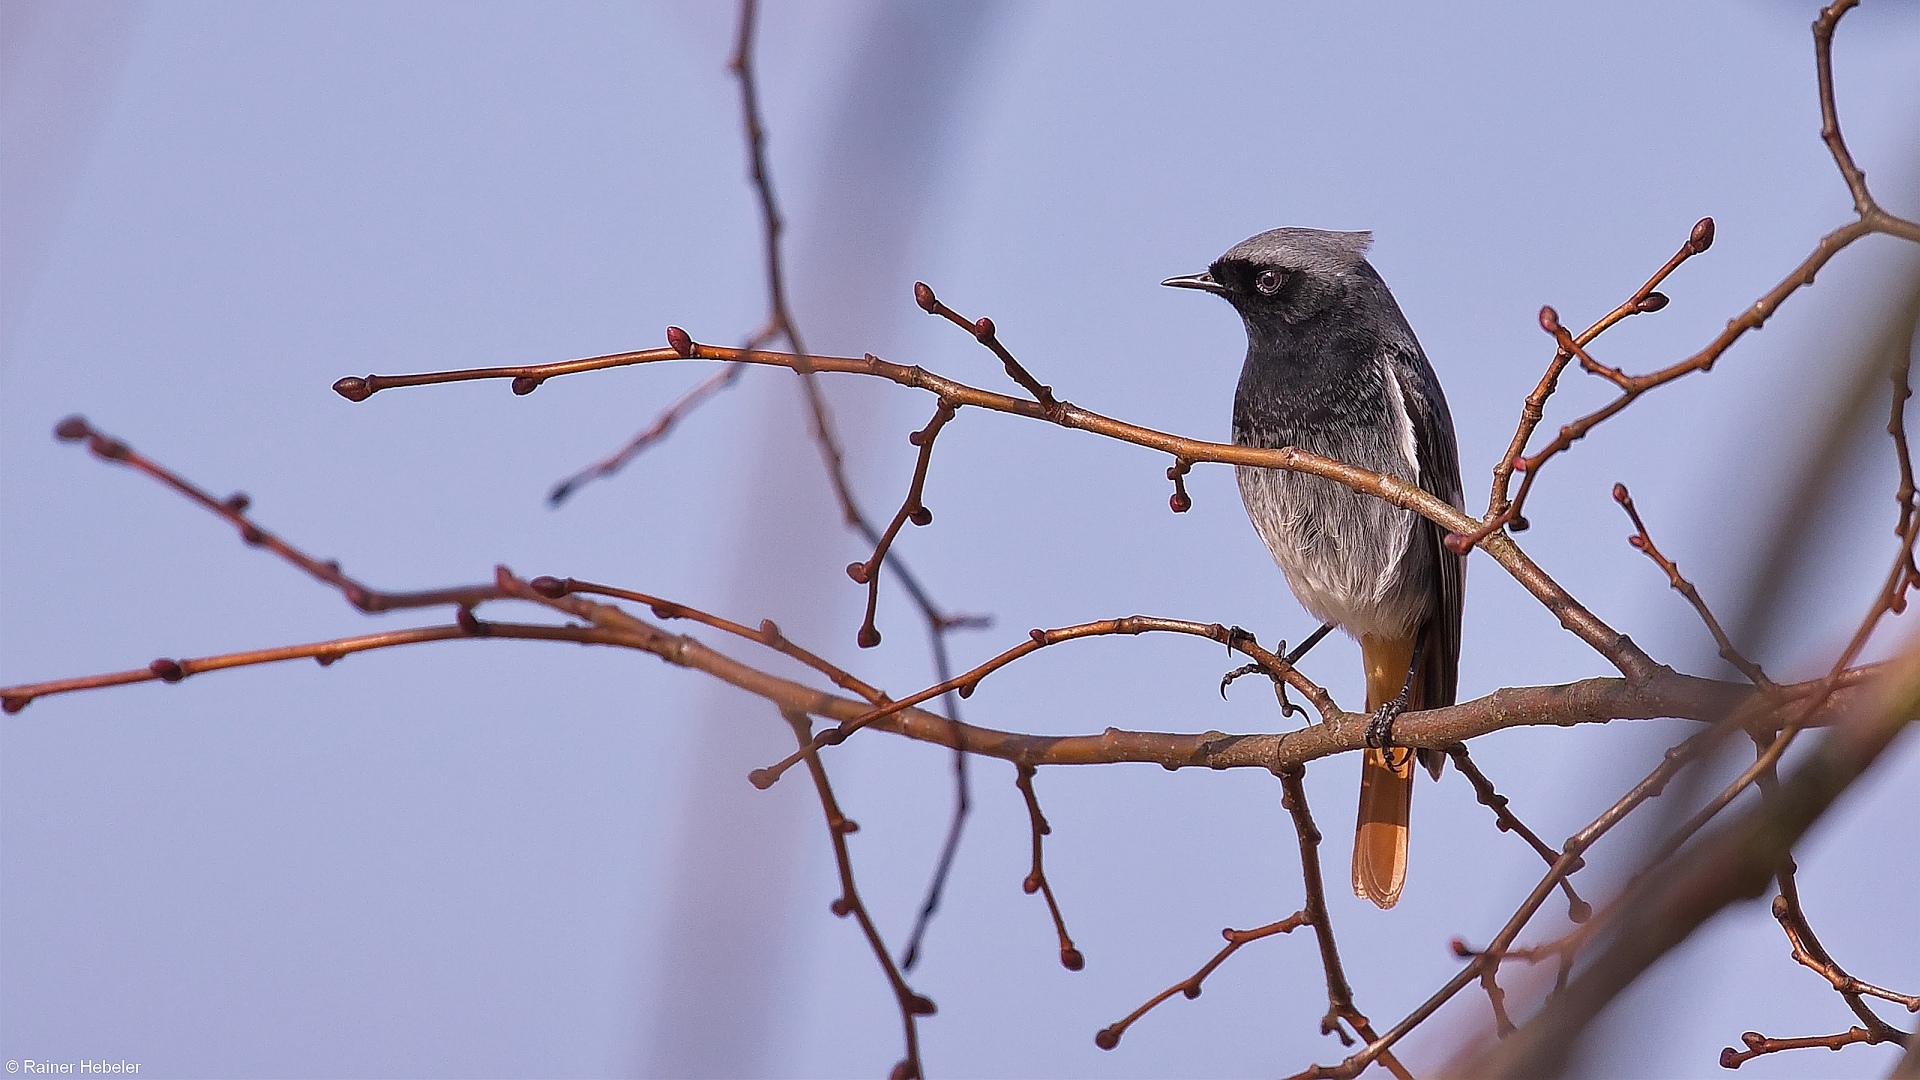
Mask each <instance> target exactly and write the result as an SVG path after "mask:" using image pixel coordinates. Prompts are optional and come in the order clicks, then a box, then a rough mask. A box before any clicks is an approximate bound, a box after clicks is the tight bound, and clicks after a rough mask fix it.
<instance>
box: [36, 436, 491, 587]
mask: <svg viewBox="0 0 1920 1080" xmlns="http://www.w3.org/2000/svg"><path fill="white" fill-rule="evenodd" d="M53 433H54V435H55V436H56V437H57V438H59V439H60V440H61V441H62V442H85V443H86V444H87V449H89V450H91V451H92V452H93V455H94V456H95V457H97V458H99V459H100V460H102V461H110V462H114V463H117V464H120V465H125V466H127V467H128V468H131V469H134V470H137V471H139V472H142V473H145V474H146V475H147V476H150V477H152V478H153V479H155V480H158V481H159V482H160V483H162V484H164V485H166V486H167V487H169V488H172V489H173V490H174V491H176V492H178V493H179V494H181V495H184V496H186V497H187V498H188V499H189V500H190V501H192V502H194V503H196V504H198V505H199V506H201V507H203V508H205V509H206V510H207V511H208V512H209V513H211V514H213V515H215V516H216V517H219V518H220V519H222V520H224V521H226V522H227V523H228V524H230V525H232V526H233V527H234V528H235V529H237V530H239V532H240V539H241V540H243V541H245V542H246V543H247V544H248V545H249V546H252V547H258V548H265V549H266V550H268V551H271V552H272V553H274V554H275V555H278V556H279V557H280V558H282V559H284V560H285V561H287V562H288V563H291V564H292V565H294V566H296V567H298V568H300V569H301V570H302V571H305V572H306V574H307V575H308V576H309V577H311V578H313V579H314V580H316V581H318V582H320V583H321V584H324V585H329V586H331V587H333V588H335V589H337V590H339V592H340V595H342V596H344V597H345V598H346V600H347V603H349V604H352V605H353V606H354V607H356V608H358V609H360V610H361V611H362V612H365V613H367V614H369V615H371V614H373V613H374V612H379V611H398V610H401V609H404V608H420V607H437V606H438V605H441V604H454V605H458V606H460V607H472V606H473V605H475V604H479V603H484V602H485V601H488V600H497V599H499V597H500V593H499V592H498V591H497V590H495V589H493V588H491V587H488V586H467V587H463V588H454V589H425V590H421V591H418V592H385V591H383V590H380V589H374V588H371V587H369V586H367V585H365V584H363V583H361V582H359V581H356V580H354V579H353V578H350V577H348V576H347V575H346V574H344V573H342V572H341V570H340V564H339V563H338V562H337V561H335V560H332V559H328V560H326V561H322V560H320V559H316V558H314V557H313V556H311V555H308V554H307V553H306V552H304V551H301V550H300V549H299V548H296V547H294V546H293V545H292V544H289V543H287V542H286V541H285V540H282V539H280V538H279V537H278V536H275V535H274V534H273V533H270V532H268V531H267V530H265V529H263V528H261V527H260V526H259V525H257V524H255V523H254V521H253V520H252V519H251V518H249V517H247V508H248V507H249V506H250V505H252V500H251V499H249V498H248V497H247V496H246V495H244V494H241V493H239V492H235V493H234V494H232V495H229V496H227V497H226V498H224V499H216V498H214V497H213V496H212V495H210V494H208V493H207V492H206V491H204V490H202V489H201V488H199V487H198V486H196V485H194V484H192V483H190V482H188V481H187V480H185V479H183V478H182V477H180V476H179V475H177V474H176V473H174V472H173V471H171V470H169V469H167V468H165V467H164V466H162V465H160V464H158V463H157V462H155V461H154V460H153V459H151V458H149V457H147V456H145V455H144V454H141V453H139V452H137V451H136V450H134V449H133V448H132V447H130V446H128V445H127V444H126V443H124V442H121V441H120V440H119V439H116V438H114V437H113V436H111V435H107V434H104V433H102V432H99V431H96V430H95V429H94V428H93V427H92V426H91V425H89V424H88V423H87V421H86V418H85V417H81V416H69V417H67V418H66V419H65V420H62V421H60V423H59V424H58V425H56V426H55V427H54V429H53Z"/></svg>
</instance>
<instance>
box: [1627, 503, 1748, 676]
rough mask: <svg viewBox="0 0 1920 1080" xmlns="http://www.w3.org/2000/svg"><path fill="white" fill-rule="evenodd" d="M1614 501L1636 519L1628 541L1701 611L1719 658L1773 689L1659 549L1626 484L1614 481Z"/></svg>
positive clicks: (1678, 591)
mask: <svg viewBox="0 0 1920 1080" xmlns="http://www.w3.org/2000/svg"><path fill="white" fill-rule="evenodd" d="M1613 501H1614V502H1617V503H1619V504H1620V508H1621V509H1622V510H1625V511H1626V512H1627V517H1629V518H1631V519H1632V520H1633V528H1634V533H1635V535H1633V536H1629V537H1627V543H1629V544H1631V545H1633V548H1634V550H1636V551H1638V552H1640V553H1641V554H1643V555H1645V556H1646V557H1647V558H1649V559H1652V560H1653V562H1654V565H1655V566H1658V567H1659V568H1660V569H1661V570H1662V571H1664V572H1665V573H1666V575H1667V584H1668V585H1670V586H1672V587H1673V590H1674V591H1675V592H1677V593H1679V594H1680V595H1681V596H1684V597H1686V598H1687V603H1689V604H1692V605H1693V610H1694V611H1695V612H1696V613H1698V614H1699V616H1700V621H1701V622H1703V623H1706V624H1707V631H1708V632H1709V633H1711V634H1712V635H1713V642H1714V644H1715V645H1718V646H1719V647H1720V658H1721V659H1722V660H1725V661H1726V662H1727V663H1729V664H1732V665H1733V666H1734V667H1736V668H1739V669H1740V674H1742V675H1745V676H1746V677H1747V679H1748V680H1749V681H1751V682H1752V683H1753V685H1754V686H1756V687H1759V688H1760V689H1761V690H1763V691H1768V692H1771V691H1772V690H1773V680H1771V679H1769V678H1767V673H1766V672H1765V671H1763V670H1761V668H1760V665H1759V664H1756V663H1754V662H1753V661H1751V660H1748V659H1747V658H1746V656H1745V655H1744V654H1742V653H1741V652H1740V650H1739V649H1737V648H1735V647H1734V644H1733V639H1732V638H1729V637H1728V636H1727V632H1726V631H1725V630H1723V629H1721V627H1720V620H1719V619H1716V618H1714V617H1713V611H1712V609H1710V608H1708V607H1707V602H1706V601H1705V600H1702V599H1701V598H1700V590H1699V589H1696V588H1694V586H1693V582H1691V581H1688V580H1687V579H1686V578H1684V577H1682V576H1681V575H1680V567H1679V564H1677V563H1675V562H1674V561H1673V560H1672V559H1669V558H1667V557H1666V556H1665V555H1662V554H1661V553H1660V549H1659V548H1657V547H1655V546H1654V543H1653V534H1652V533H1650V532H1648V531H1647V523H1646V522H1644V521H1642V520H1640V511H1639V509H1637V508H1636V507H1635V506H1634V505H1633V495H1632V494H1631V493H1629V492H1628V491H1627V485H1625V484H1615V485H1613Z"/></svg>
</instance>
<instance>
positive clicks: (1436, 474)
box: [1387, 344, 1467, 708]
mask: <svg viewBox="0 0 1920 1080" xmlns="http://www.w3.org/2000/svg"><path fill="white" fill-rule="evenodd" d="M1392 352H1393V356H1392V357H1391V358H1390V360H1389V362H1388V365H1387V367H1388V370H1389V371H1391V372H1392V373H1393V377H1394V378H1395V379H1396V380H1397V381H1398V382H1399V384H1400V386H1399V389H1400V396H1401V398H1402V400H1403V401H1405V403H1406V409H1407V417H1408V419H1409V420H1410V421H1412V423H1413V435H1414V449H1415V458H1416V461H1417V463H1418V466H1419V470H1420V486H1421V487H1422V488H1425V489H1426V490H1427V491H1429V492H1431V493H1432V494H1434V495H1436V496H1438V497H1439V498H1441V499H1444V500H1446V501H1447V502H1448V503H1450V504H1452V505H1453V506H1455V507H1458V508H1461V509H1464V508H1465V503H1464V497H1463V495H1462V492H1461V487H1460V451H1459V449H1458V448H1457V447H1456V445H1455V443H1454V436H1453V416H1452V415H1451V414H1450V413H1449V412H1448V411H1447V399H1446V396H1445V395H1444V394H1442V393H1441V392H1440V380H1439V379H1438V378H1436V377H1435V376H1434V374H1433V368H1432V367H1431V366H1430V365H1428V363H1427V358H1426V356H1425V355H1424V354H1422V353H1421V351H1420V346H1419V345H1418V344H1412V346H1411V348H1405V347H1398V348H1394V349H1393V350H1392ZM1420 526H1421V528H1420V537H1419V538H1418V539H1416V541H1415V542H1416V543H1425V544H1428V545H1431V547H1432V551H1433V559H1434V566H1435V569H1436V571H1437V573H1436V577H1437V579H1438V584H1437V587H1436V592H1437V595H1436V596H1435V601H1436V603H1435V605H1434V614H1433V617H1432V618H1431V619H1430V620H1429V621H1428V623H1427V627H1428V629H1427V634H1428V638H1427V643H1426V651H1425V656H1424V659H1423V662H1422V664H1421V668H1422V674H1423V675H1425V679H1424V680H1423V681H1424V682H1425V684H1426V685H1425V693H1424V694H1423V695H1422V697H1423V699H1424V700H1422V701H1421V702H1418V703H1417V707H1419V708H1437V707H1440V706H1443V705H1451V704H1453V702H1454V696H1455V694H1456V692H1457V690H1458V686H1459V681H1460V679H1459V671H1460V612H1461V607H1462V603H1463V591H1462V590H1463V587H1464V585H1465V578H1466V573H1467V560H1466V557H1465V556H1462V555H1455V554H1454V553H1453V552H1451V551H1448V550H1447V546H1446V544H1445V543H1444V541H1445V540H1446V536H1447V530H1446V529H1444V528H1442V527H1440V526H1439V525H1436V524H1434V523H1433V522H1431V521H1428V520H1426V519H1424V518H1422V519H1421V521H1420Z"/></svg>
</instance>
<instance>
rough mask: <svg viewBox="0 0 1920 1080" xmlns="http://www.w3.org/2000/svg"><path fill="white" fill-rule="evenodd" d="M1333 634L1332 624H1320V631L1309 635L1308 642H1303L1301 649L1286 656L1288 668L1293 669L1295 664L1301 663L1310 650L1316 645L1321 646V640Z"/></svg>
mask: <svg viewBox="0 0 1920 1080" xmlns="http://www.w3.org/2000/svg"><path fill="white" fill-rule="evenodd" d="M1332 632H1333V624H1332V623H1322V624H1320V629H1318V630H1315V631H1314V632H1313V633H1311V634H1308V635H1307V640H1305V641H1303V642H1301V643H1300V647H1299V648H1297V649H1295V650H1293V651H1292V652H1290V653H1288V654H1287V655H1286V657H1285V659H1286V661H1287V666H1288V667H1292V666H1293V665H1294V664H1297V663H1299V662H1300V658H1301V657H1303V656H1305V655H1307V652H1308V650H1310V649H1312V648H1313V647H1314V646H1315V645H1318V644H1320V639H1321V638H1323V637H1326V636H1327V635H1328V634H1331V633H1332Z"/></svg>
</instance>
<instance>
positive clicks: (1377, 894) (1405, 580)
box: [1161, 228, 1466, 908]
mask: <svg viewBox="0 0 1920 1080" xmlns="http://www.w3.org/2000/svg"><path fill="white" fill-rule="evenodd" d="M1372 239H1373V237H1372V234H1371V233H1366V232H1328V231H1324V230H1320V229H1302V228H1285V229H1272V230H1269V231H1267V232H1263V233H1260V234H1258V235H1256V236H1252V237H1249V238H1247V239H1246V240H1243V241H1241V242H1240V243H1238V244H1235V245H1234V246H1233V247H1231V248H1229V249H1227V252H1226V254H1224V255H1221V256H1220V258H1218V259H1216V260H1215V261H1214V263H1213V265H1212V266H1211V267H1209V268H1208V269H1207V270H1206V271H1205V272H1204V273H1199V274H1191V275H1188V276H1185V277H1174V278H1168V279H1167V280H1166V281H1164V282H1162V283H1161V284H1163V285H1168V286H1172V287H1174V288H1183V289H1199V290H1203V291H1205V292H1210V293H1213V294H1214V295H1216V296H1220V297H1222V298H1224V299H1225V300H1226V301H1227V302H1228V303H1230V304H1232V305H1233V307H1234V310H1235V311H1237V312H1239V314H1240V318H1241V321H1242V322H1243V323H1245V325H1246V331H1247V357H1246V362H1245V364H1244V365H1243V366H1242V367H1241V369H1240V381H1239V385H1238V386H1237V387H1236V388H1235V390H1234V395H1233V441H1234V442H1235V443H1236V444H1237V445H1240V446H1247V447H1258V448H1262V449H1273V448H1279V447H1288V446H1291V447H1295V448H1298V449H1300V450H1306V451H1310V452H1312V453H1315V454H1319V455H1322V456H1324V457H1329V458H1333V459H1335V460H1338V461H1342V462H1345V463H1347V464H1349V465H1357V466H1359V467H1361V468H1363V469H1370V470H1372V471H1374V472H1378V473H1384V474H1386V475H1388V476H1392V477H1396V478H1398V479H1400V480H1404V481H1406V482H1408V483H1410V484H1417V485H1418V486H1420V487H1421V488H1423V489H1425V490H1426V491H1428V492H1430V493H1432V494H1433V495H1435V496H1437V497H1439V498H1440V499H1442V500H1444V501H1445V502H1447V503H1450V504H1452V505H1453V506H1454V507H1456V508H1461V507H1462V499H1461V489H1460V455H1459V451H1458V449H1457V446H1456V441H1455V437H1454V430H1453V417H1452V414H1451V413H1450V412H1449V411H1448V409H1447V399H1446V395H1445V394H1444V393H1442V392H1441V389H1440V380H1439V378H1438V377H1437V376H1435V375H1434V372H1433V367H1432V366H1431V365H1430V364H1429V363H1428V362H1427V357H1426V353H1425V352H1424V351H1422V350H1421V348H1420V342H1419V340H1418V339H1417V338H1415V337H1414V334H1413V328H1412V327H1410V326H1409V325H1408V324H1407V319H1406V316H1405V315H1404V314H1402V313H1401V311H1400V305H1399V304H1398V303H1397V302H1395V300H1394V298H1393V293H1391V292H1390V291H1388V289H1387V285H1386V282H1385V281H1384V280H1382V279H1381V277H1380V275H1379V273H1378V272H1377V271H1375V270H1374V268H1373V265H1372V264H1371V263H1369V262H1368V261H1367V258H1366V255H1367V249H1368V248H1369V247H1370V246H1371V244H1372ZM1235 473H1236V478H1237V479H1238V481H1239V486H1240V497H1241V501H1242V502H1243V503H1244V504H1245V506H1246V511H1247V517H1248V518H1249V519H1250V520H1251V521H1252V523H1253V527H1254V530H1255V531H1256V532H1257V533H1258V534H1259V536H1260V539H1261V540H1262V541H1263V542H1265V544H1266V547H1267V551H1268V552H1269V553H1271V554H1272V556H1273V560H1274V562H1276V563H1278V564H1279V566H1280V570H1281V572H1282V573H1283V574H1284V575H1285V576H1286V579H1287V585H1288V586H1289V587H1290V588H1291V589H1292V590H1293V594H1294V596H1295V597H1297V598H1298V599H1299V601H1300V604H1301V606H1302V607H1304V608H1306V609H1307V612H1308V613H1309V614H1310V615H1312V616H1313V617H1314V618H1316V619H1319V620H1320V622H1321V623H1322V626H1321V629H1320V630H1319V631H1318V634H1325V633H1326V632H1327V630H1328V628H1330V627H1339V628H1340V629H1342V630H1344V631H1346V633H1347V634H1349V635H1350V636H1352V637H1354V638H1356V639H1358V641H1359V643H1360V654H1361V659H1362V662H1363V664H1364V666H1365V668H1366V687H1367V711H1368V712H1369V713H1371V714H1372V720H1371V722H1370V723H1369V725H1368V731H1367V743H1368V746H1367V748H1366V750H1365V751H1364V756H1363V759H1362V762H1361V771H1360V809H1359V814H1358V818H1357V821H1356V825H1355V829H1354V841H1353V891H1354V894H1355V895H1356V896H1359V897H1362V898H1364V899H1366V900H1370V901H1372V902H1373V903H1374V904H1376V905H1378V906H1379V907H1381V908H1391V907H1392V906H1393V905H1394V904H1396V903H1398V902H1399V900H1400V893H1401V890H1402V888H1403V887H1404V885H1405V883H1406V873H1407V833H1408V825H1409V820H1410V819H1409V811H1410V807H1411V800H1412V796H1413V760H1414V758H1415V756H1416V755H1415V754H1411V753H1406V752H1405V751H1404V750H1401V752H1400V754H1399V755H1398V756H1396V754H1395V749H1396V748H1395V747H1394V746H1393V744H1392V724H1393V721H1394V719H1395V718H1396V717H1398V716H1399V715H1400V713H1401V712H1403V711H1406V710H1409V709H1411V710H1415V711H1417V710H1420V709H1432V708H1438V707H1441V706H1445V705H1451V704H1453V702H1454V696H1455V694H1456V692H1457V689H1458V684H1459V669H1460V615H1461V609H1462V589H1463V586H1464V584H1465V578H1466V559H1465V556H1464V555H1460V554H1456V553H1454V552H1453V551H1451V550H1449V549H1448V548H1447V546H1446V544H1445V540H1446V530H1444V529H1442V528H1441V527H1439V526H1437V525H1435V524H1434V523H1433V522H1431V521H1429V520H1427V519H1426V518H1424V517H1421V516H1420V515H1418V514H1415V513H1414V512H1413V511H1411V510H1403V509H1401V508H1399V507H1397V506H1393V505H1392V504H1390V503H1387V502H1386V501H1384V500H1382V499H1379V498H1376V497H1374V496H1371V495H1363V494H1360V493H1359V492H1356V491H1354V490H1352V489H1351V488H1348V487H1346V486H1344V485H1342V484H1339V483H1337V482H1335V481H1333V480H1328V479H1325V478H1323V477H1318V476H1311V475H1309V474H1307V473H1302V472H1293V471H1289V470H1284V469H1268V468H1261V467H1257V466H1249V465H1240V466H1236V468H1235ZM1312 640H1317V636H1316V638H1314V639H1312ZM1309 645H1311V641H1309ZM1418 757H1419V759H1420V761H1421V763H1422V764H1423V765H1425V766H1426V767H1427V769H1428V770H1429V771H1430V772H1431V773H1432V775H1433V777H1434V779H1436V780H1437V779H1439V777H1440V772H1441V769H1442V767H1444V765H1445V764H1446V756H1445V755H1444V754H1442V753H1440V752H1438V751H1434V750H1427V749H1421V750H1420V751H1418Z"/></svg>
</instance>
